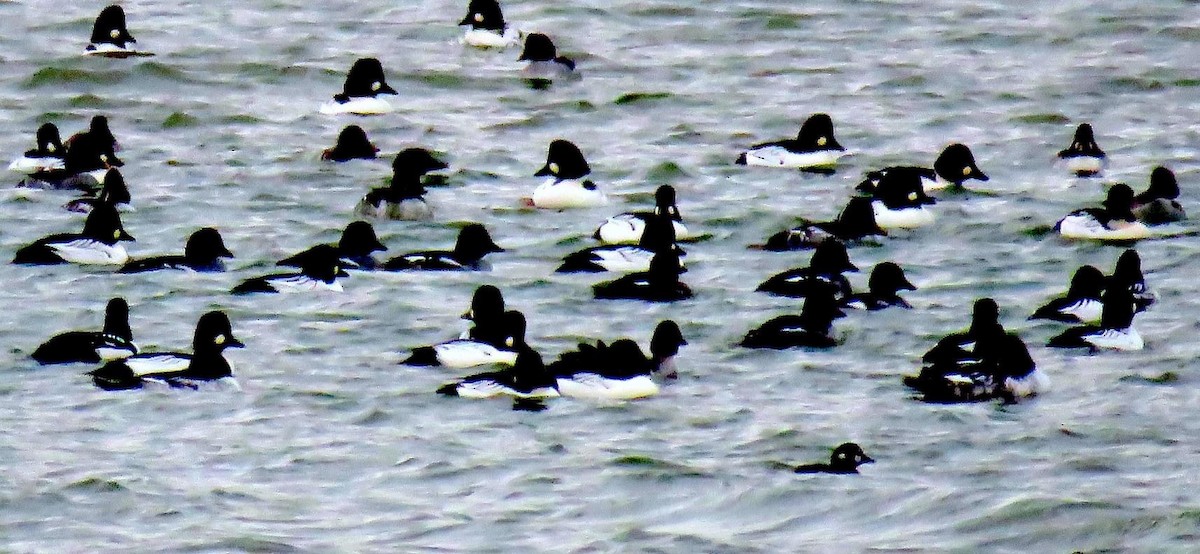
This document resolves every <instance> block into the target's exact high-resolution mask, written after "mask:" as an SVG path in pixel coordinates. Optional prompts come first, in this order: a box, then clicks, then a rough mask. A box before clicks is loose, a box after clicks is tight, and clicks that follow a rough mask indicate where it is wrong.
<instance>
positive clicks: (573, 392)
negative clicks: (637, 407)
mask: <svg viewBox="0 0 1200 554" xmlns="http://www.w3.org/2000/svg"><path fill="white" fill-rule="evenodd" d="M558 390H559V393H560V394H562V396H567V397H571V398H591V399H596V400H632V399H635V398H645V397H647V396H654V395H656V394H658V385H657V384H655V382H654V380H653V379H651V378H650V377H649V376H646V375H638V376H637V377H632V378H629V379H612V378H608V377H603V376H601V375H597V374H595V373H577V374H575V375H572V376H570V377H559V378H558Z"/></svg>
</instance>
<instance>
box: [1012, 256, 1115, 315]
mask: <svg viewBox="0 0 1200 554" xmlns="http://www.w3.org/2000/svg"><path fill="white" fill-rule="evenodd" d="M1103 293H1104V274H1103V273H1101V272H1100V270H1099V269H1096V268H1095V267H1093V266H1090V265H1085V266H1083V267H1080V268H1079V269H1076V270H1075V275H1073V276H1072V277H1071V287H1070V288H1069V289H1067V294H1066V296H1060V297H1058V298H1055V299H1054V300H1051V301H1049V302H1047V303H1046V304H1045V305H1043V306H1042V307H1040V308H1038V309H1037V311H1035V312H1033V315H1031V316H1029V319H1049V320H1052V321H1063V322H1067V323H1094V322H1097V321H1100V312H1101V309H1102V308H1103V306H1104V303H1103V302H1102V301H1101V295H1102V294H1103Z"/></svg>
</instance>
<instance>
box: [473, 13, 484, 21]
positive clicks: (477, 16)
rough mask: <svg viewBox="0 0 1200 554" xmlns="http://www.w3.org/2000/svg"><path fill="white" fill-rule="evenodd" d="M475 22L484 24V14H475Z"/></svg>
mask: <svg viewBox="0 0 1200 554" xmlns="http://www.w3.org/2000/svg"><path fill="white" fill-rule="evenodd" d="M475 22H476V23H483V14H481V13H477V14H475Z"/></svg>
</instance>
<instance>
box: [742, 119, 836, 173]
mask: <svg viewBox="0 0 1200 554" xmlns="http://www.w3.org/2000/svg"><path fill="white" fill-rule="evenodd" d="M845 151H846V149H845V148H843V147H842V145H841V144H839V143H838V141H837V138H835V137H834V136H833V119H832V118H830V117H829V114H824V113H815V114H812V115H810V116H809V117H808V119H806V120H805V121H804V124H803V125H801V126H800V132H799V133H798V134H797V135H796V138H795V139H784V140H777V141H773V142H764V143H760V144H755V145H754V146H751V147H750V149H749V150H746V151H745V152H742V153H741V155H739V156H738V158H737V160H736V162H735V163H737V164H738V165H757V166H764V167H786V168H789V169H818V170H821V169H823V170H830V169H832V168H834V167H836V166H837V161H838V159H839V158H841V157H842V156H843V155H845Z"/></svg>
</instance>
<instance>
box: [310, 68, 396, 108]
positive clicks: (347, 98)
mask: <svg viewBox="0 0 1200 554" xmlns="http://www.w3.org/2000/svg"><path fill="white" fill-rule="evenodd" d="M384 94H398V93H397V92H396V90H395V89H393V88H392V87H390V86H388V84H387V80H386V79H385V78H384V75H383V64H381V63H379V60H378V59H376V58H359V59H358V60H355V62H354V65H352V66H350V72H349V73H347V74H346V82H345V83H344V84H343V85H342V92H341V93H339V94H335V95H333V100H332V101H330V102H326V103H324V104H322V105H321V109H320V112H321V113H322V114H325V115H336V114H354V115H379V114H385V113H390V112H391V111H392V105H391V104H389V103H388V101H387V100H384V99H383V98H380V96H381V95H384Z"/></svg>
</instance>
